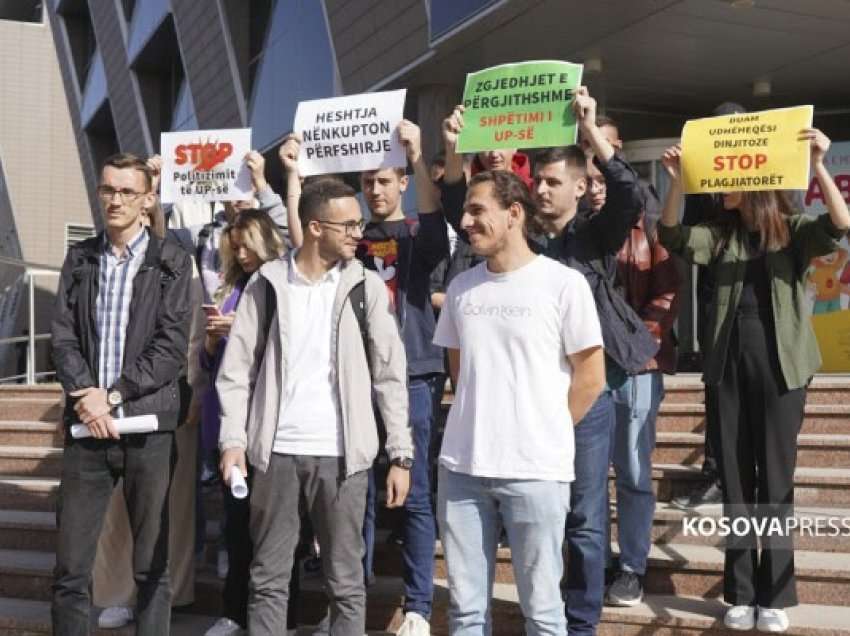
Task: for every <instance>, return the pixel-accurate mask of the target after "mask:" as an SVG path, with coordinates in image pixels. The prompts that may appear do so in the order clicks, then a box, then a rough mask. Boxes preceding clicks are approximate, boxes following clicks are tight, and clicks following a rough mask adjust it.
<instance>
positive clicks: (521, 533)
mask: <svg viewBox="0 0 850 636" xmlns="http://www.w3.org/2000/svg"><path fill="white" fill-rule="evenodd" d="M438 481H439V487H438V494H437V516H438V518H439V520H440V534H441V536H442V538H443V549H444V550H445V555H446V568H447V570H448V578H449V596H450V606H449V633H450V634H452V636H479V635H480V636H484V635H485V634H486V635H489V634H490V633H491V631H492V623H491V616H490V599H491V597H492V592H493V580H494V577H495V570H496V544H497V542H498V540H499V533H500V531H501V528H502V527H504V528H505V531H506V532H507V535H508V541H509V542H510V545H511V561H512V563H513V569H514V579H515V580H516V586H517V592H518V593H519V603H520V607H521V608H522V615H523V616H524V617H525V633H526V634H527V635H528V636H539V635H543V634H551V635H557V636H565V635H566V633H567V629H566V627H567V625H566V619H565V616H564V601H563V598H562V597H561V590H560V581H561V577H562V576H563V573H564V561H563V553H562V551H561V547H562V545H563V541H564V523H565V521H566V516H567V510H568V509H569V499H570V485H569V484H568V483H566V482H557V481H538V480H521V479H488V478H486V477H473V476H471V475H465V474H463V473H456V472H452V471H450V470H448V469H446V468H444V467H442V466H441V467H440V477H439V480H438Z"/></svg>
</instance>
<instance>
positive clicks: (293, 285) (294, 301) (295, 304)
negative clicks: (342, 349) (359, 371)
mask: <svg viewBox="0 0 850 636" xmlns="http://www.w3.org/2000/svg"><path fill="white" fill-rule="evenodd" d="M295 254H297V250H296V251H295V252H293V253H291V256H290V258H289V281H288V282H289V285H288V290H287V291H288V294H287V299H288V301H289V303H288V311H287V313H288V316H287V320H288V323H287V326H288V329H287V337H286V343H284V346H285V347H286V350H287V366H286V386H285V387H284V393H283V398H282V401H281V408H280V418H279V420H278V423H277V434H276V435H275V438H274V449H273V450H274V452H275V453H284V454H287V455H315V456H320V457H341V456H342V455H343V452H344V449H343V440H342V419H341V417H340V409H339V400H338V399H337V394H336V370H335V369H334V368H333V362H332V361H331V346H332V343H331V340H332V329H331V323H332V322H333V305H334V299H335V298H336V292H337V288H338V287H339V279H340V269H339V265H337V266H336V267H334V268H332V269H331V270H329V271H328V273H327V274H325V275H324V276H323V277H322V278H321V279H320V280H318V281H316V282H315V283H313V282H311V281H309V280H308V279H306V278H304V277H303V276H302V275H301V274H300V273H299V272H298V268H297V266H296V264H295Z"/></svg>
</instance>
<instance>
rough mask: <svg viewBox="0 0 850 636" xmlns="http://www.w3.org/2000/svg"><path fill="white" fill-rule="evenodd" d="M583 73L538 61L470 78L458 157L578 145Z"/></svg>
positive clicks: (575, 67)
mask: <svg viewBox="0 0 850 636" xmlns="http://www.w3.org/2000/svg"><path fill="white" fill-rule="evenodd" d="M583 68H584V67H583V66H582V65H581V64H572V63H570V62H557V61H536V62H522V63H519V64H502V65H501V66H493V67H491V68H487V69H484V70H482V71H477V72H475V73H469V74H468V75H467V76H466V87H465V88H464V90H463V106H464V114H463V131H462V132H461V134H460V137H459V138H458V142H457V150H458V152H479V151H483V150H497V149H499V148H548V147H553V146H566V145H569V144H574V143H575V142H576V132H577V130H576V120H575V116H574V115H573V111H572V108H571V107H570V102H571V101H572V99H573V92H574V91H575V89H576V88H578V87H579V86H580V85H581V74H582V70H583Z"/></svg>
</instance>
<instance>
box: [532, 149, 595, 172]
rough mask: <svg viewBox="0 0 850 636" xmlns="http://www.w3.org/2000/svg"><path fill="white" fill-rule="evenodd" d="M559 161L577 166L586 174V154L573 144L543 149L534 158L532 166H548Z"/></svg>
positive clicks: (568, 165) (569, 166)
mask: <svg viewBox="0 0 850 636" xmlns="http://www.w3.org/2000/svg"><path fill="white" fill-rule="evenodd" d="M559 161H563V162H564V163H566V164H567V167H568V168H577V169H578V170H579V171H580V172H581V174H582V175H585V174H587V155H585V154H584V151H583V150H582V149H581V147H580V146H577V145H575V144H573V145H571V146H557V147H555V148H545V149H543V150H542V151H540V152H539V153H537V156H536V157H535V158H534V166H535V167H537V166H548V165H549V164H550V163H558V162H559Z"/></svg>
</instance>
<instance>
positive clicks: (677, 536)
mask: <svg viewBox="0 0 850 636" xmlns="http://www.w3.org/2000/svg"><path fill="white" fill-rule="evenodd" d="M795 512H796V516H797V518H798V519H801V518H803V517H806V518H809V519H812V520H813V521H812V523H814V524H821V525H820V526H819V527H818V528H817V530H814V529H812V530H800V529H799V528H798V529H797V530H796V531H795V532H794V547H795V548H796V549H798V550H809V551H817V552H845V553H846V552H850V527H845V526H844V525H843V524H847V525H848V526H850V508H829V507H822V506H797V507H796V511H795ZM722 514H723V506H721V505H709V506H699V507H697V508H694V509H692V510H689V511H687V512H685V511H683V510H679V509H678V508H674V507H673V506H671V505H670V504H669V503H663V502H659V503H658V504H657V505H656V507H655V515H654V517H653V520H652V531H651V532H652V534H651V536H652V542H653V543H656V544H659V545H662V544H666V543H685V544H693V545H708V546H714V547H722V546H723V538H722V537H719V536H714V537H707V536H703V535H702V534H699V533H695V532H693V531H692V530H691V527H690V526H688V527H687V529H686V526H685V520H686V519H700V518H702V517H710V518H712V519H713V520H715V521H716V520H717V519H718V518H719V517H720V516H721V515H722ZM819 519H822V520H823V521H818V520H819ZM845 520H846V521H845ZM619 521H620V520H619V518H618V516H617V507H616V505H612V506H611V537H612V541H615V542H616V540H617V536H618V534H619V528H620V523H619ZM692 523H694V524H696V523H698V521H693V522H692ZM686 530H687V531H686ZM831 534H834V535H836V536H830V535H831Z"/></svg>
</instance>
